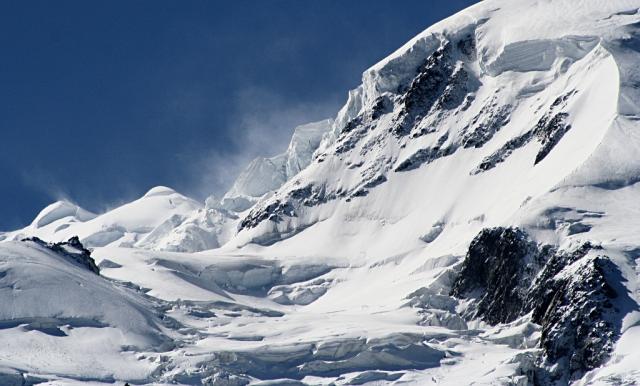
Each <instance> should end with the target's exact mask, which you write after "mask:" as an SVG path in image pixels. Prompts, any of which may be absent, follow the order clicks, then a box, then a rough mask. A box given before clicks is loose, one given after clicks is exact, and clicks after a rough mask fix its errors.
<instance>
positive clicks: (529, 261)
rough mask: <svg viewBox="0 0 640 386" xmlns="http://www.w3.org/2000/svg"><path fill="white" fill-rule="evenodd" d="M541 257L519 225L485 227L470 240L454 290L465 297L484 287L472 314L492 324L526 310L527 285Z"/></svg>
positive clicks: (538, 267)
mask: <svg viewBox="0 0 640 386" xmlns="http://www.w3.org/2000/svg"><path fill="white" fill-rule="evenodd" d="M542 260H543V259H542V257H541V256H540V253H539V251H538V248H537V246H536V244H535V243H533V242H532V241H531V240H529V238H528V237H527V235H526V234H525V233H524V232H523V231H521V230H520V229H517V228H493V229H484V230H483V231H482V232H480V234H479V235H478V236H476V238H475V239H474V240H473V241H472V242H471V245H470V246H469V251H468V252H467V257H466V259H465V260H464V263H463V265H462V271H461V272H460V275H459V276H458V278H457V280H456V282H455V283H454V285H453V288H452V290H451V294H452V295H453V296H457V297H462V296H464V295H465V294H468V293H472V292H474V291H477V290H480V289H482V290H484V294H483V296H482V297H480V298H479V301H478V305H477V309H476V310H475V312H474V313H473V314H472V315H469V316H471V317H480V318H482V319H483V320H484V321H486V322H488V323H490V324H497V323H506V322H511V321H513V320H515V319H516V318H517V317H518V316H520V315H521V314H523V311H524V310H523V308H524V306H525V304H526V298H527V292H528V289H529V287H530V285H531V283H532V281H533V278H534V277H535V275H536V273H537V272H538V271H539V270H540V267H541V263H543V261H542Z"/></svg>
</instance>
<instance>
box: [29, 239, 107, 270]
mask: <svg viewBox="0 0 640 386" xmlns="http://www.w3.org/2000/svg"><path fill="white" fill-rule="evenodd" d="M22 241H32V242H34V243H37V244H39V245H41V246H43V247H45V248H47V249H50V250H52V251H53V252H55V253H57V254H58V255H60V256H62V257H64V258H65V259H67V260H68V261H70V262H72V263H74V264H75V265H78V266H80V267H82V268H85V269H88V270H89V271H91V272H93V273H95V274H96V275H99V274H100V268H98V266H97V265H96V262H95V260H94V259H93V257H91V251H90V250H88V249H87V248H85V247H84V245H82V243H81V242H80V239H79V238H78V236H73V237H71V238H70V239H69V240H67V241H63V242H60V243H48V242H46V241H44V240H42V239H40V238H38V237H29V238H26V239H22Z"/></svg>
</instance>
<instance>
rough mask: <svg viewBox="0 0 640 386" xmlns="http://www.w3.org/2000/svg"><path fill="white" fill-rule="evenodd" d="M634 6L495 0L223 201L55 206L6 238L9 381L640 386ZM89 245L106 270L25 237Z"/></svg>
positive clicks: (152, 195) (638, 75) (638, 97)
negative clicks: (108, 207) (97, 210)
mask: <svg viewBox="0 0 640 386" xmlns="http://www.w3.org/2000/svg"><path fill="white" fill-rule="evenodd" d="M639 9H640V1H638V0H634V1H627V0H616V1H603V0H583V1H577V0H571V1H570V0H546V1H543V0H539V1H534V0H532V1H524V0H486V1H483V2H481V3H478V4H477V5H475V6H473V7H470V8H469V9H467V10H464V11H462V12H460V13H459V14H457V15H454V16H452V17H450V18H448V19H446V20H444V21H442V22H440V23H438V24H436V25H434V26H432V27H430V28H428V29H427V30H425V31H424V32H422V33H421V34H420V35H418V36H417V37H415V38H413V39H412V40H411V41H409V42H408V43H407V44H406V45H404V46H403V47H401V48H400V49H399V50H397V51H396V52H394V53H393V54H391V55H390V56H389V57H387V58H385V59H384V60H382V61H381V62H379V63H377V64H375V65H374V66H373V67H371V68H370V69H368V70H367V71H366V72H365V73H364V74H363V79H362V84H361V85H360V86H359V87H358V88H356V89H355V90H352V91H351V92H350V94H349V97H348V101H347V103H346V105H345V106H344V107H343V108H342V109H341V110H340V111H339V112H338V113H337V116H336V117H335V119H331V120H326V121H322V122H317V123H313V124H310V125H306V126H301V127H299V128H297V129H296V130H295V134H294V136H293V139H292V141H291V144H290V145H289V148H288V150H287V152H286V153H284V154H282V155H278V156H275V157H271V158H260V159H257V160H255V161H254V162H252V163H251V165H250V166H249V167H248V168H247V169H246V170H245V171H244V172H243V173H242V174H241V175H240V176H239V177H238V180H237V181H236V183H235V184H234V186H233V187H232V189H231V190H230V191H229V192H228V193H227V194H226V195H225V197H224V198H223V199H222V200H220V201H218V200H215V199H213V198H211V199H209V200H208V201H207V203H206V204H200V203H198V202H196V201H194V200H191V199H189V198H187V197H185V196H182V195H180V194H179V193H176V192H174V191H172V190H171V189H169V188H163V187H158V188H154V189H152V190H151V191H150V192H149V193H147V194H146V195H145V196H144V197H142V198H140V199H139V200H136V201H134V202H132V203H130V204H127V205H124V206H122V207H120V208H117V209H114V210H112V211H109V212H106V213H103V214H99V215H94V214H91V213H89V212H86V211H84V210H82V209H81V208H78V207H77V206H75V205H73V204H70V203H68V202H59V203H56V204H53V205H51V206H49V207H47V208H46V209H45V210H44V211H43V212H42V213H41V214H40V215H39V216H38V217H37V218H36V219H35V220H34V222H33V223H32V224H31V225H30V226H29V227H27V228H25V229H23V230H20V231H15V232H8V233H5V234H3V235H1V236H0V238H5V239H6V241H4V242H3V243H2V244H0V285H2V286H3V287H2V290H1V291H0V301H1V302H2V304H11V308H10V310H8V311H5V312H0V327H2V328H0V334H3V341H6V342H8V343H7V344H6V345H5V346H0V347H1V348H0V374H6V375H4V377H5V378H6V379H7V382H10V381H11V382H15V383H14V384H18V385H21V384H22V383H20V382H23V381H24V382H27V383H28V382H31V383H37V382H44V381H45V380H47V381H50V382H51V383H49V384H53V385H76V384H82V383H78V382H80V381H82V382H88V381H91V382H94V383H95V384H111V383H112V382H113V381H117V382H125V381H128V382H130V383H139V384H163V383H166V384H183V385H200V384H206V385H246V384H262V385H267V384H269V385H303V384H307V385H321V384H326V385H329V384H336V385H356V384H415V385H467V384H475V385H568V384H574V385H606V384H612V385H633V384H637V383H638V382H640V367H639V366H638V363H640V351H638V350H637V348H636V347H637V345H638V344H639V343H640V281H639V279H638V275H640V266H639V265H638V263H639V262H640V206H639V205H638V202H640V158H639V157H638V154H640V134H639V133H638V130H640V123H639V122H640V92H639V91H638V90H640V86H639V85H640V71H639V70H638V69H637V63H640V35H639V33H640V27H639V26H640V24H639V23H640V12H639ZM75 235H77V236H79V239H80V241H82V243H83V244H84V245H85V246H88V247H91V248H93V250H92V256H93V258H94V259H95V262H96V263H97V266H98V267H99V268H100V275H96V274H95V273H93V272H91V271H90V270H87V269H84V270H83V269H81V268H82V267H78V266H77V264H75V265H74V264H73V263H74V261H69V259H68V256H67V255H65V253H64V251H62V252H61V251H60V250H58V249H55V247H53V248H54V249H53V250H52V249H51V248H52V247H51V246H52V245H57V244H46V243H44V242H42V241H37V240H36V241H33V240H32V241H20V240H22V239H23V238H25V237H33V236H36V237H39V238H41V239H44V240H46V241H49V242H60V241H64V240H67V239H69V238H70V237H72V236H75ZM47 245H48V247H47ZM197 251H199V252H197ZM65 256H67V258H65ZM83 256H84V255H83ZM76 263H77V262H76ZM29 264H31V265H32V266H33V267H34V268H33V269H32V268H30V267H31V266H29ZM35 267H37V269H36V268H35ZM60 275H63V276H62V277H61V276H60ZM70 276H73V277H74V279H73V280H71V279H69V277H70ZM96 286H97V287H96ZM25 290H27V291H30V292H27V294H25V293H24V292H23V291H25ZM28 293H32V294H36V293H37V294H40V296H42V299H46V305H47V307H43V306H39V304H40V303H38V302H44V300H42V299H39V300H36V299H35V298H34V297H32V296H28ZM60 296H64V298H65V299H71V301H69V302H60V301H59V299H60ZM87 298H89V299H94V301H93V302H91V301H90V300H88V301H89V303H85V299H87ZM114 305H117V308H118V309H119V310H121V312H120V313H116V314H113V313H112V311H113V307H116V306H114ZM89 306H90V307H89ZM132 310H135V312H134V311H132ZM129 315H132V316H131V317H129ZM112 334H115V335H112ZM88 337H91V338H90V339H94V340H95V341H96V342H97V346H95V347H99V349H96V348H95V347H94V346H93V345H90V344H88V343H87V342H88V341H87V339H89V338H88ZM25 347H26V348H25ZM32 347H33V348H32ZM36 347H37V348H36ZM65 350H66V351H65ZM73 350H75V351H73ZM98 350H99V351H100V352H104V357H101V356H98V355H97V354H96V353H97V352H98ZM69 351H73V352H74V353H73V355H75V356H71V357H72V358H76V356H77V358H79V359H77V360H67V359H64V358H65V357H64V356H62V354H60V353H61V352H64V353H67V352H69ZM30 353H37V355H38V358H40V359H39V360H38V361H36V362H37V365H36V364H34V363H36V362H34V360H33V359H32V357H30V355H31V354H30ZM33 355H35V354H33ZM64 355H71V354H64ZM79 364H80V365H79ZM0 379H2V376H0ZM79 380H80V381H79Z"/></svg>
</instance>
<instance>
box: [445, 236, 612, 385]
mask: <svg viewBox="0 0 640 386" xmlns="http://www.w3.org/2000/svg"><path fill="white" fill-rule="evenodd" d="M599 249H601V247H598V246H594V245H592V244H590V243H585V244H583V245H582V246H580V247H579V248H577V249H576V250H575V251H573V252H571V253H567V252H562V251H556V250H555V248H553V247H551V246H548V245H542V246H539V245H537V244H536V243H534V242H533V241H531V239H530V238H529V237H528V235H527V234H526V233H525V232H524V231H522V230H520V229H517V228H492V229H485V230H483V231H481V232H480V234H479V235H478V236H476V238H474V240H473V241H472V243H471V245H470V247H469V251H468V252H467V256H466V257H465V260H464V262H463V264H462V269H461V271H460V273H459V275H458V277H457V278H456V281H455V282H454V285H453V287H452V290H451V295H453V296H455V297H460V298H465V297H469V298H472V299H474V301H473V304H472V307H470V308H469V312H468V313H467V317H469V318H480V319H482V320H484V321H486V322H488V323H490V324H498V323H506V322H511V321H513V320H515V319H517V318H519V317H522V316H524V315H526V314H528V313H531V315H532V316H531V318H532V321H533V322H534V323H537V324H539V325H541V326H542V335H541V338H540V346H541V348H542V352H543V354H542V357H541V358H540V360H539V363H538V365H539V369H538V371H537V372H536V379H538V380H539V384H549V383H550V382H558V381H559V382H568V381H569V380H572V379H577V378H578V377H580V376H582V375H583V374H584V373H585V372H586V371H589V370H592V369H594V368H596V367H598V366H599V365H601V364H602V363H603V362H604V361H605V360H606V358H607V357H608V354H609V353H610V352H611V350H612V348H613V343H614V341H615V339H616V337H617V334H618V333H619V331H618V329H617V328H618V327H616V326H614V325H613V323H612V322H611V320H613V318H612V317H611V314H612V313H614V312H617V311H616V310H615V309H614V306H613V303H612V299H614V298H616V297H617V296H618V295H617V293H616V291H615V290H614V288H613V287H612V286H611V284H610V283H609V281H608V280H609V279H608V277H611V276H612V275H613V274H614V273H615V272H616V271H617V267H616V266H615V264H613V262H611V260H609V259H608V258H606V257H603V256H596V257H593V256H592V257H589V256H588V253H589V252H590V251H592V250H599Z"/></svg>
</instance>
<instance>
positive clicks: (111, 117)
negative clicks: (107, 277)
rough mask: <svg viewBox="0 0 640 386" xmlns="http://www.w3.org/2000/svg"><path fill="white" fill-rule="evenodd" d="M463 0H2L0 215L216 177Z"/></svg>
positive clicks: (331, 103)
mask: <svg viewBox="0 0 640 386" xmlns="http://www.w3.org/2000/svg"><path fill="white" fill-rule="evenodd" d="M472 3H473V1H464V0H447V1H445V0H441V1H428V0H422V1H418V0H402V1H398V0H396V1H391V0H388V1H360V0H327V1H302V0H290V1H285V0H254V1H244V0H241V1H238V0H234V1H228V2H221V1H158V0H148V1H141V0H134V1H129V0H127V1H85V0H82V1H65V0H62V1H55V2H54V1H41V2H40V1H37V2H36V1H3V2H1V3H0V50H1V53H0V57H1V58H2V59H1V60H0V135H1V137H0V138H1V139H0V176H1V179H0V229H4V230H7V229H12V228H15V227H18V226H23V225H26V224H28V223H29V222H30V221H31V220H32V218H33V217H34V216H35V214H36V213H37V212H38V211H39V210H40V209H41V208H42V207H43V206H45V205H46V204H48V203H50V202H51V201H53V200H55V199H57V198H61V197H67V198H70V199H71V200H72V201H75V202H77V203H79V204H80V205H82V206H84V207H86V208H87V209H90V210H94V211H101V210H104V209H106V208H108V207H110V206H114V205H117V204H119V203H122V202H124V201H128V200H131V199H133V198H136V197H137V196H140V195H141V194H143V193H144V192H145V191H146V190H147V189H149V188H150V187H152V186H155V185H169V186H172V187H174V188H176V189H177V190H179V191H182V192H184V193H186V194H189V195H192V196H194V197H197V198H203V197H204V196H206V195H207V194H208V193H221V192H223V191H224V189H225V188H226V187H227V186H228V184H229V183H230V181H231V180H232V177H233V175H234V174H235V173H237V171H238V170H239V169H240V168H241V167H242V166H244V164H245V163H246V162H247V161H248V160H249V159H250V158H253V157H254V156H256V155H271V154H272V153H274V152H278V151H281V150H283V149H284V147H285V146H286V141H287V138H288V136H289V134H290V130H291V129H292V127H293V126H294V125H296V124H300V123H304V122H308V121H312V120H317V119H322V118H326V117H329V116H333V115H334V114H335V112H336V111H337V110H338V109H339V107H340V106H341V105H342V104H343V103H344V101H345V99H346V93H347V91H348V90H349V89H351V88H354V87H356V86H357V85H358V84H359V81H360V75H361V73H362V71H364V70H365V69H366V68H367V67H369V66H370V65H372V64H374V63H375V62H376V61H378V60H379V59H381V58H383V57H384V56H386V55H387V54H389V53H390V52H392V51H394V50H395V49H396V48H398V47H399V46H400V45H401V44H403V43H404V42H405V41H407V40H409V39H410V38H411V37H412V36H414V35H415V34H417V33H418V32H420V31H422V30H423V29H425V28H426V27H428V26H429V25H430V24H433V23H434V22H436V21H438V20H440V19H442V18H444V17H446V16H448V15H451V14H453V13H455V12H457V11H458V10H460V9H462V8H464V7H466V6H468V5H470V4H472Z"/></svg>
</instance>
